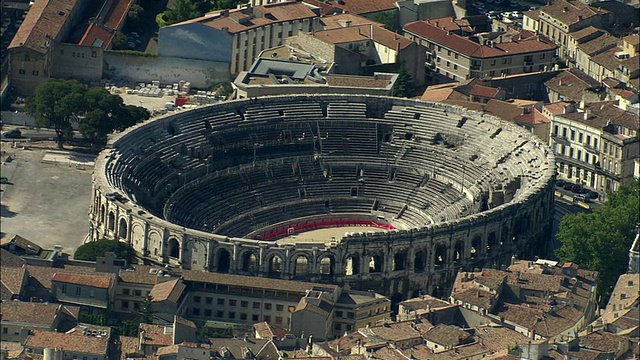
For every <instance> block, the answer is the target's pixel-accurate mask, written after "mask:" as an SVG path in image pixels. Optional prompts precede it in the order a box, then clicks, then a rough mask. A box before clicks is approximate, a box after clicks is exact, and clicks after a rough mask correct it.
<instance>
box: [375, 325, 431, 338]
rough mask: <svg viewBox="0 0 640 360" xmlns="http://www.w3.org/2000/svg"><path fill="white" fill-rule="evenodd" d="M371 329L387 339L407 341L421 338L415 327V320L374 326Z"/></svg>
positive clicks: (376, 334) (378, 335)
mask: <svg viewBox="0 0 640 360" xmlns="http://www.w3.org/2000/svg"><path fill="white" fill-rule="evenodd" d="M369 331H370V332H371V333H372V334H373V335H375V336H377V337H379V338H382V339H385V340H387V341H406V340H411V339H418V338H420V332H419V331H418V330H416V329H415V328H414V327H413V321H404V322H397V323H390V324H385V325H381V326H373V327H370V328H369Z"/></svg>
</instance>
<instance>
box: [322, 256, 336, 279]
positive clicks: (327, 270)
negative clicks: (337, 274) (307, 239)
mask: <svg viewBox="0 0 640 360" xmlns="http://www.w3.org/2000/svg"><path fill="white" fill-rule="evenodd" d="M320 275H333V259H332V258H331V257H329V256H325V257H323V258H322V259H320Z"/></svg>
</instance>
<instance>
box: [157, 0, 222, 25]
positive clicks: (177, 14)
mask: <svg viewBox="0 0 640 360" xmlns="http://www.w3.org/2000/svg"><path fill="white" fill-rule="evenodd" d="M209 10H211V3H210V2H208V1H198V0H176V1H174V2H173V5H172V6H171V8H169V9H167V10H165V11H164V12H161V13H160V14H158V16H157V17H156V22H157V23H158V26H160V27H163V26H167V25H171V24H175V23H179V22H181V21H185V20H189V19H193V18H197V17H200V16H202V15H204V13H205V12H207V11H209Z"/></svg>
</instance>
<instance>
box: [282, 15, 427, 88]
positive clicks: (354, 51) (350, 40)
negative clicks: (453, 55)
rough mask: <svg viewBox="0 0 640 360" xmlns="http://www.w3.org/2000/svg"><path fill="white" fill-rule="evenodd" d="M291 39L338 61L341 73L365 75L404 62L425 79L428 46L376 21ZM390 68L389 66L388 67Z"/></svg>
mask: <svg viewBox="0 0 640 360" xmlns="http://www.w3.org/2000/svg"><path fill="white" fill-rule="evenodd" d="M347 25H348V26H345V27H340V28H332V29H328V30H323V31H316V32H312V33H300V34H299V35H298V36H297V37H293V38H289V39H287V41H286V43H287V45H290V46H292V47H294V48H297V49H300V50H302V51H303V52H306V53H309V54H312V55H313V56H315V57H317V58H320V59H324V60H326V61H327V62H332V63H334V65H333V68H332V71H333V73H337V74H349V75H361V74H363V73H365V72H367V71H370V72H372V71H375V70H376V69H377V67H378V66H383V65H388V64H400V63H404V65H405V68H406V70H407V72H408V73H409V75H410V76H411V80H412V81H413V82H414V83H415V84H422V83H424V71H425V69H424V66H423V65H422V64H424V49H423V48H422V47H421V46H419V45H418V44H416V43H415V42H412V41H411V40H409V39H407V38H405V37H403V36H400V35H398V34H396V33H394V32H392V31H389V30H387V29H385V28H383V27H380V26H377V25H375V24H373V23H371V24H362V25H350V24H347ZM386 69H388V68H386Z"/></svg>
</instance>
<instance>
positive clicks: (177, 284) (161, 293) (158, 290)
mask: <svg viewBox="0 0 640 360" xmlns="http://www.w3.org/2000/svg"><path fill="white" fill-rule="evenodd" d="M185 288H186V286H185V285H184V283H183V282H182V280H180V279H175V280H170V281H165V282H163V283H160V284H156V285H154V286H153V289H151V292H150V293H149V295H151V297H152V298H153V302H159V301H170V302H174V303H177V302H178V299H180V296H181V295H182V293H183V292H184V289H185Z"/></svg>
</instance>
